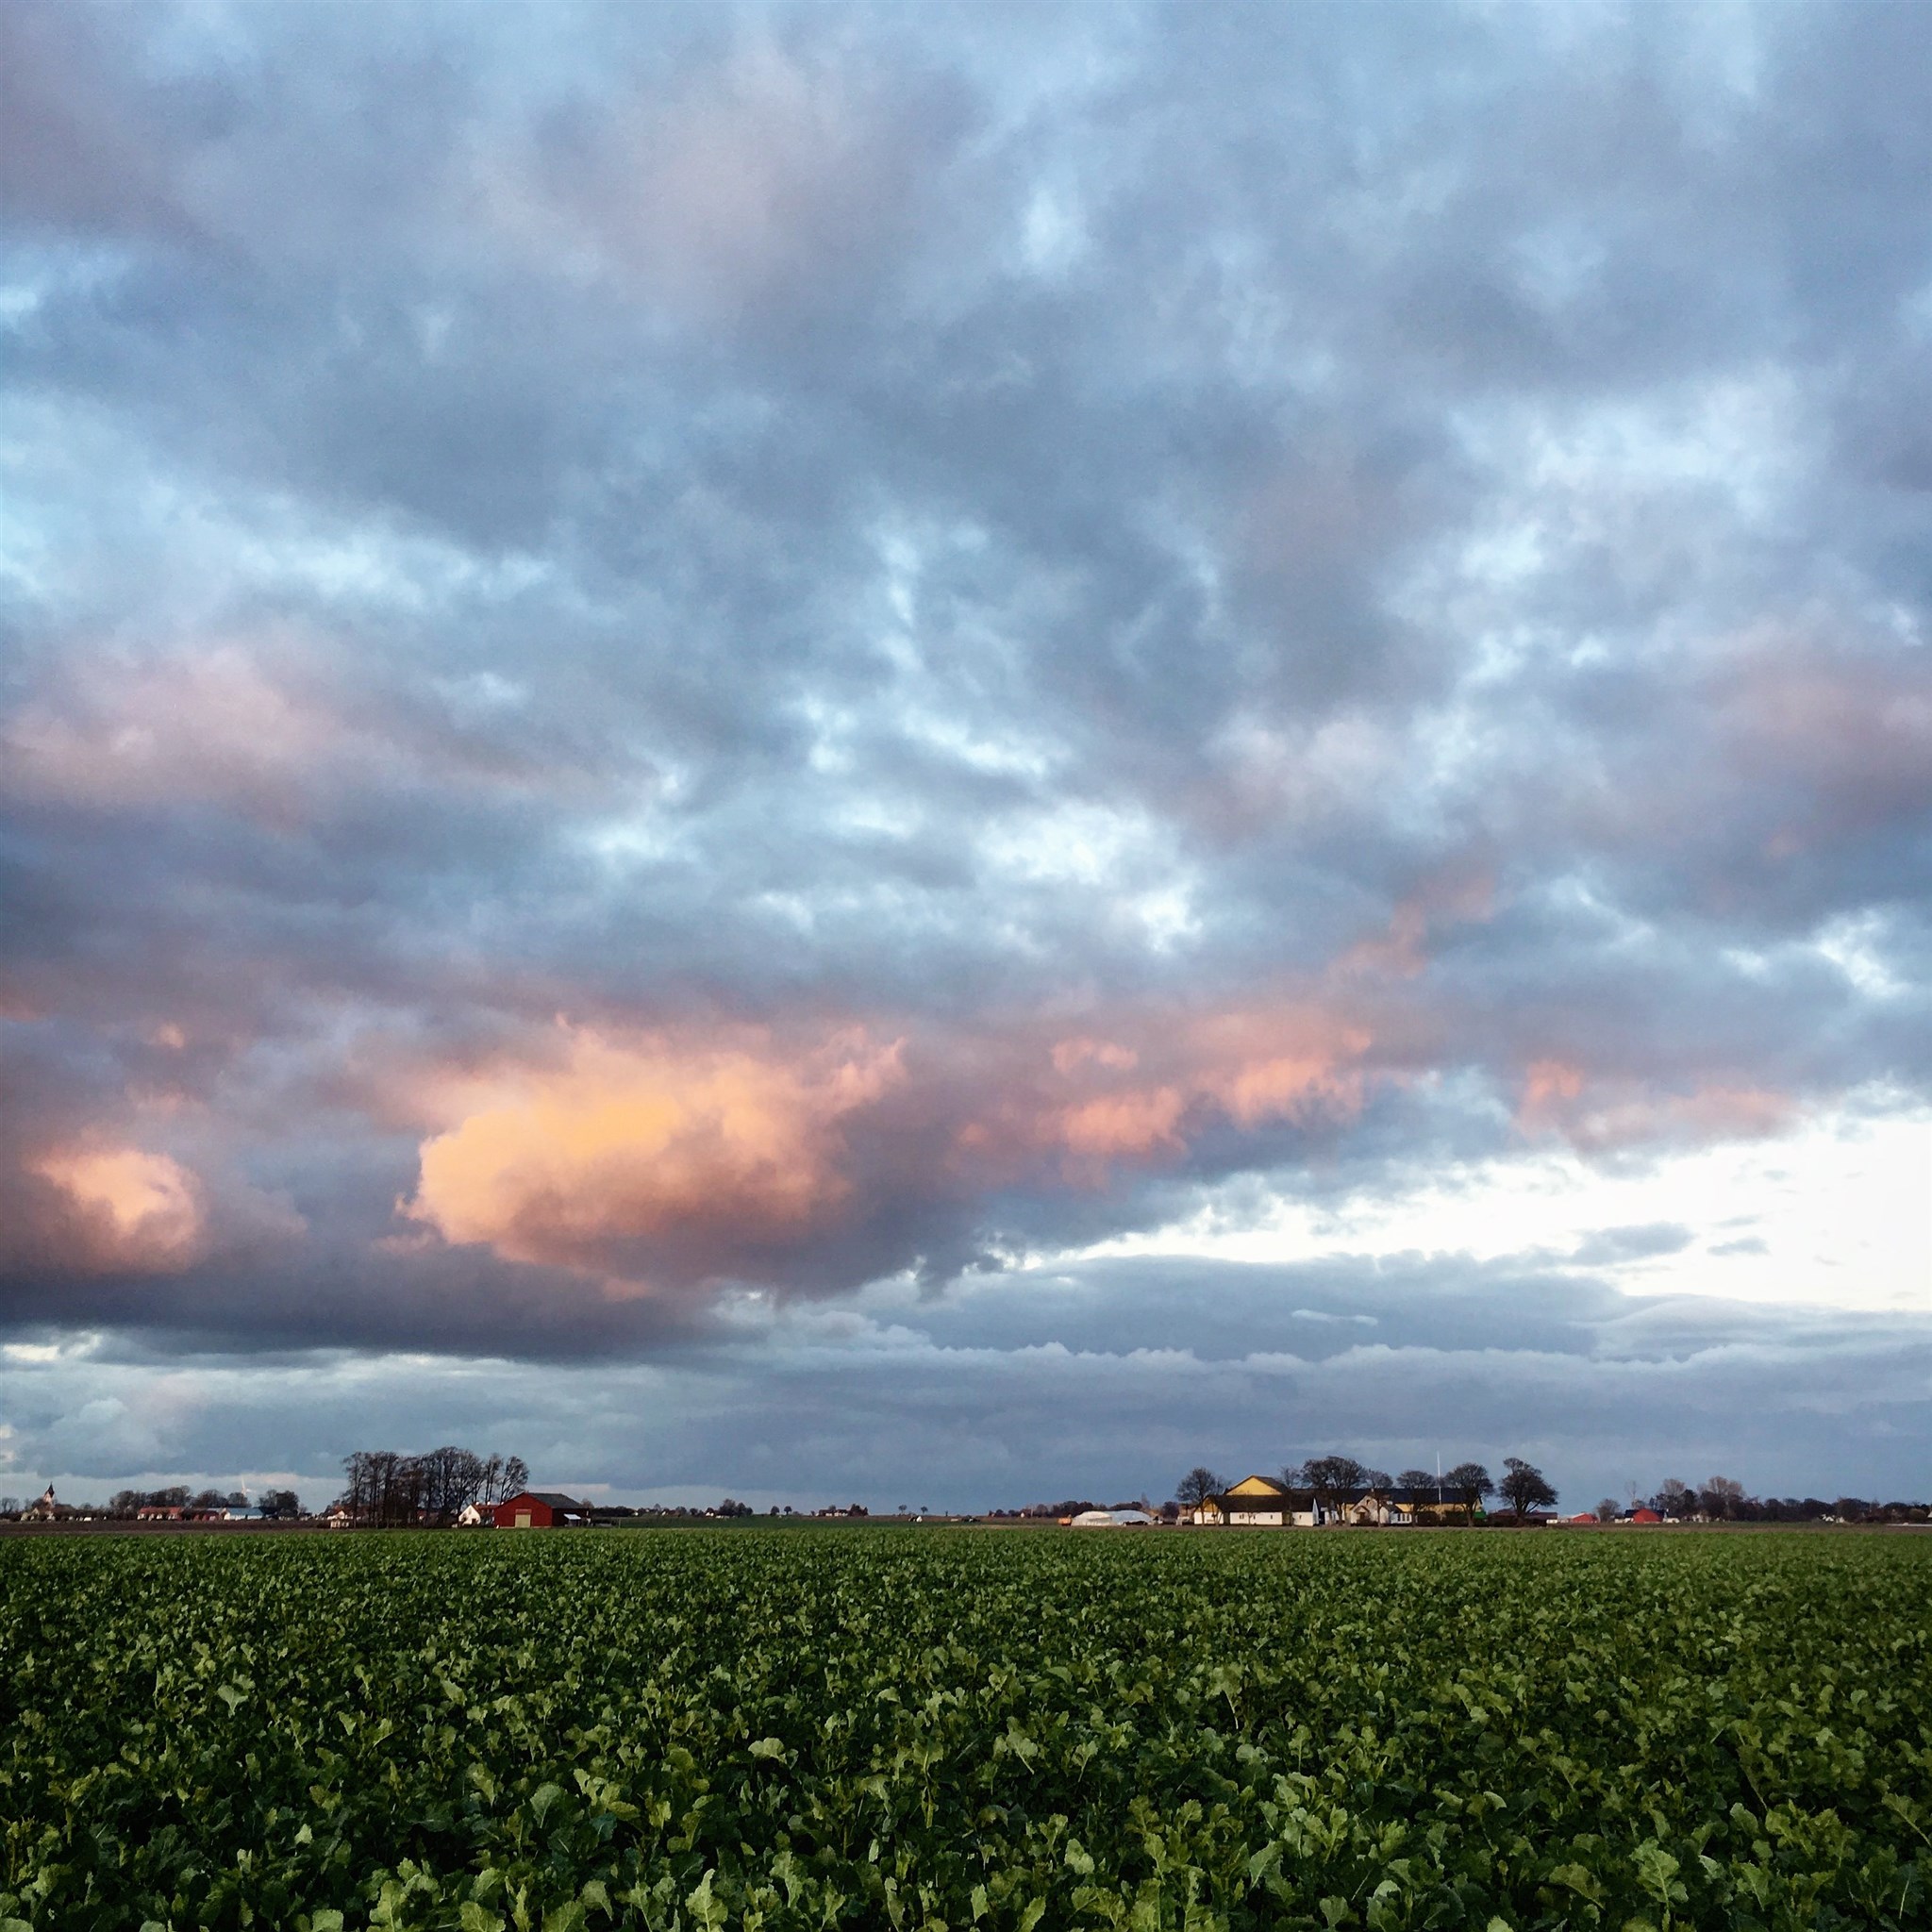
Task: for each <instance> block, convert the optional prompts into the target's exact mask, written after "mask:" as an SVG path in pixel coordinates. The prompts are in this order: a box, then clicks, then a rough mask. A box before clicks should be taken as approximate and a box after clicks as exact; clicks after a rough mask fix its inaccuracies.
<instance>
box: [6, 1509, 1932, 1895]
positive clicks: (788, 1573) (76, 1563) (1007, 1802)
mask: <svg viewBox="0 0 1932 1932" xmlns="http://www.w3.org/2000/svg"><path fill="white" fill-rule="evenodd" d="M0 1829H4V1833H5V1856H4V1861H0V1924H4V1926H5V1927H7V1928H9V1932H10V1928H11V1927H13V1926H14V1925H16V1924H18V1923H21V1922H24V1923H25V1924H27V1925H31V1926H33V1927H36V1928H50V1932H51V1928H56V1927H58V1928H61V1932H68V1928H82V1927H108V1926H114V1927H121V1926H125V1927H129V1928H138V1927H141V1926H142V1925H143V1924H156V1925H161V1926H168V1927H182V1928H185V1927H191V1926H202V1925H207V1926H229V1925H248V1924H258V1925H264V1926H275V1927H280V1926H292V1927H295V1928H297V1932H326V1928H329V1927H335V1926H360V1925H364V1924H393V1925H410V1926H451V1927H457V1926H460V1927H470V1928H492V1927H503V1926H509V1925H514V1926H516V1927H519V1928H521V1932H536V1928H541V1932H565V1928H570V1927H577V1926H587V1927H593V1928H594V1927H601V1926H603V1925H606V1924H628V1925H645V1926H653V1927H672V1926H678V1927H709V1928H715V1927H724V1926H733V1927H737V1926H743V1927H747V1928H753V1927H764V1928H774V1932H775V1928H786V1932H791V1928H804V1927H808V1926H809V1927H820V1926H837V1925H848V1926H879V1927H891V1928H894V1932H909V1928H915V1927H932V1926H966V1925H974V1924H976V1925H982V1926H986V1927H988V1928H994V1932H1000V1928H1018V1932H1033V1928H1035V1927H1040V1928H1044V1932H1056V1928H1058V1927H1061V1926H1107V1925H1120V1926H1129V1927H1137V1928H1147V1932H1154V1928H1158V1927H1175V1928H1190V1932H1191V1928H1206V1927H1212V1926H1228V1927H1236V1926H1262V1925H1268V1926H1285V1925H1309V1926H1340V1925H1361V1926H1369V1927H1391V1928H1392V1927H1424V1926H1442V1927H1461V1926H1470V1927H1475V1928H1478V1932H1489V1928H1491V1926H1492V1923H1493V1922H1494V1921H1496V1920H1498V1919H1500V1920H1501V1921H1502V1923H1503V1924H1504V1925H1506V1926H1508V1927H1513V1928H1522V1927H1528V1926H1567V1925H1597V1924H1602V1925H1605V1926H1611V1927H1618V1928H1622V1927H1625V1926H1628V1925H1631V1924H1636V1925H1650V1926H1654V1927H1657V1928H1659V1932H1661V1928H1663V1927H1665V1926H1671V1925H1676V1926H1685V1925H1736V1926H1765V1927H1780V1928H1782V1927H1791V1928H1796V1927H1800V1926H1803V1927H1812V1926H1829V1925H1838V1924H1846V1925H1866V1926H1869V1925H1879V1926H1898V1927H1906V1926H1920V1927H1923V1926H1924V1925H1925V1924H1928V1923H1932V1902H1928V1896H1927V1879H1928V1875H1932V1849H1928V1840H1927V1833H1928V1831H1932V1539H1917V1538H1907V1537H1900V1538H1886V1537H1877V1536H1874V1537H1854V1536H1846V1537H1841V1538H1823V1537H1818V1536H1778V1535H1763V1536H1753V1537H1728V1538H1727V1537H1721V1536H1708V1537H1707V1536H1696V1535H1691V1534H1677V1535H1673V1536H1670V1537H1657V1538H1650V1539H1645V1538H1641V1537H1638V1536H1582V1535H1578V1536H1574V1537H1563V1536H1558V1535H1543V1536H1537V1537H1504V1536H1495V1537H1475V1536H1461V1537H1425V1536H1409V1535H1405V1534H1401V1533H1384V1534H1359V1535H1346V1534H1338V1535H1322V1534H1301V1535H1281V1536H1277V1537H1262V1536H1254V1537H1241V1536H1224V1537H1213V1536H1206V1535H1203V1536H1181V1535H1160V1536H1141V1537H1135V1536H1114V1537H1108V1536H1096V1537H1091V1538H1080V1537H1075V1536H1073V1535H1071V1534H1069V1535H1063V1536H1049V1535H1040V1536H1027V1537H1003V1536H992V1535H987V1534H984V1533H978V1532H974V1531H972V1530H947V1529H925V1530H920V1529H904V1530H900V1529H876V1530H872V1531H867V1532H858V1533H855V1532H852V1531H849V1530H846V1531H827V1532H803V1533H801V1532H798V1531H791V1532H789V1533H785V1534H782V1535H774V1534H771V1533H768V1532H761V1531H743V1532H740V1533H737V1534H734V1535H731V1536H716V1535H708V1534H705V1533H702V1532H676V1531H667V1532H656V1531H641V1532H628V1533H601V1532H573V1533H563V1534H559V1535H552V1536H543V1535H532V1536H525V1537H517V1536H512V1535H502V1534H499V1535H493V1536H485V1535H477V1536H471V1537H463V1536H451V1535H442V1536H433V1535H414V1534H406V1535H397V1536H389V1537H384V1536H376V1535H363V1536H354V1537H337V1538H332V1539H325V1538H292V1537H291V1538H285V1539H269V1538H261V1539H246V1540H234V1541H228V1540H219V1541H218V1540H212V1539H210V1540H198V1539H189V1538H182V1539H175V1540H162V1539H152V1540H148V1539H139V1540H137V1539H128V1540H125V1541H119V1540H107V1539H92V1538H88V1539H75V1540H72V1541H67V1540H58V1539H48V1540H45V1541H28V1540H20V1541H9V1542H7V1543H5V1544H0Z"/></svg>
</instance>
